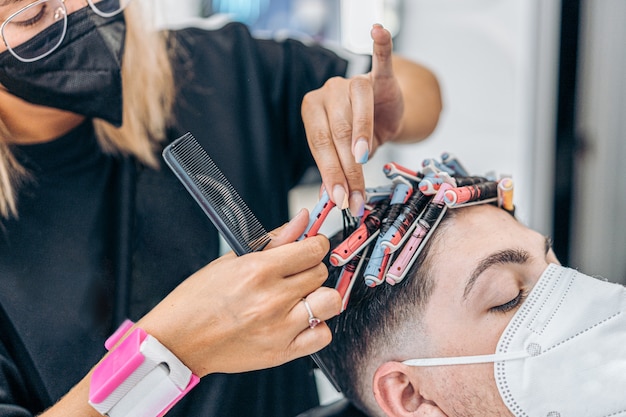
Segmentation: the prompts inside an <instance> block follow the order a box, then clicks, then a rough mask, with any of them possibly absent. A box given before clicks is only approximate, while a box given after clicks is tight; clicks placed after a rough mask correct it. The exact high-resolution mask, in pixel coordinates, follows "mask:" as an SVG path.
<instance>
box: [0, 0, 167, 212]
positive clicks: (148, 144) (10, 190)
mask: <svg viewBox="0 0 626 417" xmlns="http://www.w3.org/2000/svg"><path fill="white" fill-rule="evenodd" d="M124 13H125V18H126V44H125V52H124V63H123V65H122V85H123V102H124V115H123V117H124V119H123V125H122V127H121V128H115V127H114V126H112V125H111V124H109V123H107V122H105V121H103V120H98V119H94V128H95V131H96V136H97V138H98V141H99V143H100V146H101V147H102V149H103V150H104V151H105V152H107V153H112V154H123V155H133V156H135V157H136V158H137V159H138V160H139V161H141V162H142V163H144V164H146V165H149V166H153V167H154V166H157V164H158V160H157V156H156V150H157V148H158V143H159V142H160V141H162V140H163V139H164V138H165V132H166V129H167V126H168V124H169V123H170V122H171V118H172V111H171V110H172V105H173V101H174V92H175V89H174V78H173V70H172V64H171V60H170V56H169V53H168V48H167V33H166V32H157V31H156V30H153V29H152V28H151V26H150V25H148V23H149V19H146V15H145V14H144V13H143V10H142V4H141V2H140V1H133V2H131V3H130V4H129V6H128V7H127V8H126V10H125V11H124ZM0 138H10V133H9V131H8V129H7V128H6V126H5V124H4V123H3V122H2V120H1V119H0ZM6 142H7V141H3V140H2V139H0V219H2V218H5V219H6V218H10V217H17V215H18V210H17V191H18V188H19V186H20V183H21V182H22V181H23V180H24V179H27V177H28V173H27V172H26V170H25V169H24V168H23V167H21V166H20V165H19V163H18V162H17V161H16V159H15V158H14V156H13V154H12V153H11V150H10V147H9V145H8V144H7V143H6ZM8 142H11V141H10V140H8Z"/></svg>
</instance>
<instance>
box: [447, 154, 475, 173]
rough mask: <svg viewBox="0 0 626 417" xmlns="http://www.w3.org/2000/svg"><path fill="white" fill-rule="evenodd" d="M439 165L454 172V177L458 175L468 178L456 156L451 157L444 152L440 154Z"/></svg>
mask: <svg viewBox="0 0 626 417" xmlns="http://www.w3.org/2000/svg"><path fill="white" fill-rule="evenodd" d="M441 163H443V164H444V165H445V166H447V167H448V168H450V169H451V170H453V171H454V175H458V176H461V177H469V172H467V170H466V169H465V167H463V165H461V163H460V162H459V160H458V159H457V158H456V156H454V155H452V154H451V153H449V152H444V153H442V154H441Z"/></svg>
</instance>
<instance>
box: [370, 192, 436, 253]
mask: <svg viewBox="0 0 626 417" xmlns="http://www.w3.org/2000/svg"><path fill="white" fill-rule="evenodd" d="M430 199H431V197H430V196H427V195H425V194H424V193H422V192H420V191H416V192H414V193H413V195H411V197H410V198H409V199H408V200H407V202H406V204H405V205H404V208H403V209H402V212H401V213H400V215H399V216H398V217H397V218H396V219H395V220H394V222H393V223H392V224H391V226H390V227H389V230H387V232H386V233H385V234H384V236H383V237H382V238H381V245H383V246H387V247H388V248H389V249H391V252H392V253H393V252H395V251H396V250H398V248H399V247H400V246H402V244H403V243H404V242H405V241H406V239H407V238H408V237H409V236H410V235H411V233H412V232H413V229H414V228H415V226H416V222H415V220H416V219H417V218H418V217H419V216H420V215H421V214H422V212H423V211H424V209H425V208H426V206H427V205H428V202H429V201H430Z"/></svg>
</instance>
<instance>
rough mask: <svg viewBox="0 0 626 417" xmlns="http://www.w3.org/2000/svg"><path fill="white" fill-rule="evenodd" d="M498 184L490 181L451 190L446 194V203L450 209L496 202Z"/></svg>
mask: <svg viewBox="0 0 626 417" xmlns="http://www.w3.org/2000/svg"><path fill="white" fill-rule="evenodd" d="M497 197H498V182H496V181H488V182H483V183H480V184H474V185H466V186H464V187H456V188H450V189H449V190H446V192H445V194H444V201H445V203H446V204H447V205H448V207H450V208H456V207H462V206H467V205H470V204H483V203H490V202H493V201H496V199H497Z"/></svg>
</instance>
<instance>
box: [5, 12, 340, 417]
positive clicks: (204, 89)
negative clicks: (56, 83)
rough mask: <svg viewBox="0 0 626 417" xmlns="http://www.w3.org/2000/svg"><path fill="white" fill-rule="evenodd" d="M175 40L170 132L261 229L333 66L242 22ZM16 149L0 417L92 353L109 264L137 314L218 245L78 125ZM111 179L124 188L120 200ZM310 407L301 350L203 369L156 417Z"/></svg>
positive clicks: (26, 404) (72, 376)
mask: <svg viewBox="0 0 626 417" xmlns="http://www.w3.org/2000/svg"><path fill="white" fill-rule="evenodd" d="M173 36H174V38H175V42H176V43H177V45H178V46H177V47H178V48H180V50H179V51H180V53H179V54H178V56H179V57H180V59H179V60H178V61H177V62H176V63H175V73H176V78H177V83H178V91H177V94H178V98H177V101H176V106H175V117H176V123H175V126H174V127H172V128H171V130H170V132H169V139H170V140H173V139H176V138H177V137H179V136H181V135H182V134H184V133H186V132H187V131H190V132H191V133H193V134H194V136H195V137H196V138H197V139H198V141H199V142H200V143H201V144H202V146H203V147H204V148H205V149H206V150H207V152H208V153H209V155H211V157H212V158H213V159H214V160H215V162H216V163H217V164H218V166H219V167H220V168H221V170H222V171H223V172H224V174H225V175H226V176H227V177H228V178H229V180H230V181H231V183H232V184H233V185H234V186H235V188H236V189H237V190H238V191H239V193H240V194H241V196H242V198H243V199H244V200H245V201H246V202H247V203H248V205H249V206H250V207H251V209H252V211H253V212H254V213H255V214H256V215H257V217H258V218H259V220H260V221H261V223H262V224H263V225H264V226H265V227H266V228H267V229H268V230H271V229H272V228H274V227H276V226H278V225H280V224H282V223H283V222H285V221H286V220H288V219H287V217H288V206H287V193H288V191H289V190H290V189H291V188H292V187H293V186H294V185H296V184H297V182H298V181H299V179H300V177H301V176H302V174H303V173H304V172H305V170H307V169H308V168H309V167H311V166H313V161H312V158H311V155H310V152H309V150H308V145H307V142H306V139H305V136H304V129H303V126H302V122H301V117H300V104H301V100H302V97H303V96H304V94H305V93H306V92H307V91H310V90H312V89H315V88H318V87H320V86H321V85H322V84H323V83H324V81H325V80H326V79H328V78H330V77H332V76H335V75H344V74H345V72H346V68H347V62H346V61H345V60H344V59H341V58H339V57H337V56H336V55H334V54H333V53H331V52H329V51H327V50H325V49H322V48H319V47H307V46H304V45H303V44H301V43H299V42H296V41H293V40H287V41H284V42H275V41H271V40H258V39H254V38H252V37H251V36H250V34H249V33H248V31H247V29H246V28H245V27H244V26H243V25H240V24H229V25H227V26H225V27H224V28H222V29H220V30H216V31H206V30H201V29H185V30H181V31H178V32H175V33H174V35H173ZM14 152H15V154H16V156H17V157H18V159H19V160H20V161H21V162H22V163H23V164H24V166H26V167H27V168H28V169H29V170H30V172H31V178H30V180H29V181H28V182H27V183H26V184H25V185H24V186H22V187H21V188H20V195H19V207H18V210H19V218H18V219H12V220H9V221H5V222H4V223H3V225H2V230H0V305H1V306H2V307H3V309H4V311H5V312H6V314H3V312H2V310H0V332H1V333H0V416H1V417H6V416H30V415H33V414H35V413H37V412H41V411H42V408H41V407H42V406H50V405H52V404H53V403H54V402H56V401H57V400H58V399H59V398H60V396H62V395H63V394H65V393H66V392H67V391H68V390H69V389H70V388H71V387H72V386H73V385H75V384H76V383H77V382H78V381H79V380H80V379H81V378H82V377H83V376H84V375H85V374H86V373H87V372H88V371H89V369H90V368H91V367H92V366H93V365H94V364H95V363H96V362H97V361H98V360H99V359H100V358H101V356H102V355H103V354H104V347H103V343H104V340H105V339H106V337H107V336H108V335H109V334H110V332H111V331H112V329H113V328H114V327H115V325H116V323H114V322H113V321H114V320H113V318H112V317H113V310H114V309H115V308H118V307H119V305H116V302H118V301H116V296H115V294H116V288H119V285H120V283H119V282H117V281H116V279H117V280H119V279H120V278H119V277H120V274H119V273H118V272H116V271H119V267H120V265H119V264H120V262H122V263H123V262H127V263H128V265H129V266H130V273H129V274H130V275H129V279H128V280H127V281H128V282H125V285H127V288H128V289H129V293H130V296H129V305H128V308H127V309H125V310H124V311H125V312H126V313H127V315H128V317H130V318H131V319H134V320H136V319H138V318H139V317H141V316H142V315H143V314H145V313H146V312H147V311H148V310H149V309H150V308H152V307H153V306H154V305H155V304H156V303H158V302H159V301H160V300H161V299H162V298H163V297H164V296H165V295H166V294H167V293H168V292H169V291H171V290H172V289H173V288H174V287H175V286H176V285H178V283H180V282H181V281H182V280H183V279H185V278H186V277H187V276H189V275H190V274H192V273H193V272H195V271H196V270H198V269H199V268H201V267H202V266H204V265H205V264H207V263H208V262H210V261H211V260H212V259H214V258H215V257H216V256H217V255H218V250H219V243H218V236H217V233H216V231H215V229H214V228H213V226H212V224H211V223H210V221H209V220H208V219H207V218H206V216H205V215H204V213H203V212H202V211H201V209H200V208H199V207H198V206H197V205H196V203H195V202H194V201H193V199H192V198H191V197H190V196H189V194H188V193H187V192H186V191H185V189H184V188H183V186H182V185H181V184H180V183H179V182H178V180H177V179H175V177H174V176H173V174H172V173H171V172H170V171H169V169H168V168H166V167H165V166H164V165H163V166H162V167H161V169H160V170H154V169H150V168H146V167H143V166H137V167H136V169H134V172H133V173H132V175H131V176H130V177H127V178H125V177H124V176H122V175H121V174H120V172H121V168H120V167H128V165H129V162H128V160H126V159H123V158H120V157H117V156H112V155H108V154H105V153H103V152H102V151H101V149H100V147H99V146H98V143H97V140H96V137H95V134H94V131H93V126H92V124H91V122H90V121H86V122H85V123H84V124H82V125H81V126H79V127H78V128H77V129H75V130H73V131H72V132H70V133H69V134H67V135H65V136H63V137H60V138H58V139H56V140H54V141H52V142H49V143H44V144H38V145H31V146H16V147H15V148H14ZM129 181H131V182H132V184H131V185H132V187H130V188H129V187H128V186H129V183H128V182H129ZM122 189H130V190H132V193H131V194H130V195H131V198H130V200H131V202H130V204H122V205H121V208H120V198H121V197H120V195H121V194H123V193H121V190H122ZM128 210H130V211H131V213H126V212H125V211H128ZM124 215H127V217H129V219H130V221H129V222H128V221H126V223H124V222H125V221H124V220H123V219H124ZM124 224H126V225H127V226H128V230H126V232H128V233H127V235H128V236H127V237H124V236H123V234H124V232H123V231H122V232H123V233H122V234H120V229H123V228H124V227H125V226H124ZM120 225H121V226H120ZM120 239H127V244H128V246H129V249H128V250H127V251H126V253H123V254H121V256H122V258H124V257H126V258H127V260H126V261H124V260H120V254H119V253H118V252H119V248H120V247H122V248H123V247H124V246H123V245H122V246H120ZM224 279H233V277H224ZM13 331H15V334H11V332H13ZM16 335H19V337H17V336H16ZM22 344H23V345H22ZM316 404H317V392H316V388H315V383H314V380H313V377H312V374H311V366H310V361H309V360H308V359H306V358H305V359H301V360H297V361H294V362H292V363H290V364H287V365H285V366H281V367H278V368H275V369H270V370H265V371H256V372H249V373H243V374H237V375H209V376H207V377H205V378H203V379H202V381H201V383H200V384H199V385H198V387H196V388H194V390H193V391H192V392H191V393H190V394H189V395H188V396H187V397H186V398H184V399H183V400H182V401H181V403H179V405H177V406H176V407H175V408H174V409H173V410H172V411H171V412H170V413H169V414H168V416H200V415H202V416H267V417H280V416H285V417H289V416H294V415H296V414H298V413H299V412H301V411H303V410H306V409H308V408H310V407H312V406H314V405H316Z"/></svg>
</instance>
